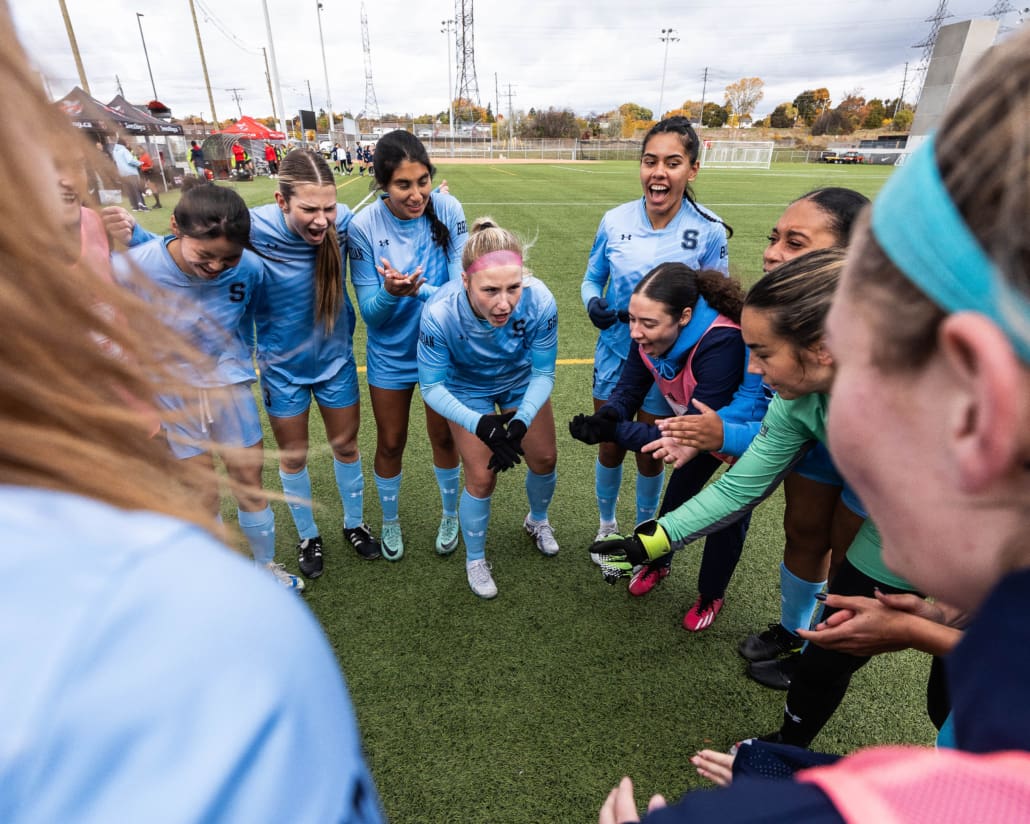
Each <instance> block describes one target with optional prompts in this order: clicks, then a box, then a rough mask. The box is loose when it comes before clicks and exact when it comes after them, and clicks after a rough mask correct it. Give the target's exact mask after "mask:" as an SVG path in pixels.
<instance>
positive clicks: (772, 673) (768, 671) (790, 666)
mask: <svg viewBox="0 0 1030 824" xmlns="http://www.w3.org/2000/svg"><path fill="white" fill-rule="evenodd" d="M800 658H801V654H800V653H795V654H794V655H789V656H787V657H786V658H775V659H773V660H772V661H752V662H751V663H749V664H748V665H747V675H748V678H750V679H752V680H753V681H757V682H758V683H759V684H761V685H762V686H763V687H769V689H773V690H787V689H790V680H791V679H792V678H793V677H794V673H795V672H796V671H797V666H798V660H799V659H800Z"/></svg>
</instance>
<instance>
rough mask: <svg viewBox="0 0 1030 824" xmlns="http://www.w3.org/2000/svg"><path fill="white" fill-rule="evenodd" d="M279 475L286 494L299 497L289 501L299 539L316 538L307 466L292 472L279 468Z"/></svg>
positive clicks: (289, 496) (316, 529) (316, 532)
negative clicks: (296, 499)
mask: <svg viewBox="0 0 1030 824" xmlns="http://www.w3.org/2000/svg"><path fill="white" fill-rule="evenodd" d="M279 477H280V478H281V479H282V482H283V492H284V493H285V494H286V496H287V497H288V498H298V499H299V501H292V500H291V501H290V514H291V515H292V516H293V523H294V524H295V525H296V527H297V534H298V535H299V536H300V539H301V540H302V541H303V540H304V539H305V538H317V537H318V527H317V526H315V516H314V515H313V514H312V512H311V478H310V477H309V476H308V468H307V467H306V466H305V467H304V468H303V469H302V470H301V471H300V472H296V473H293V474H290V473H289V472H283V471H282V469H281V468H280V470H279Z"/></svg>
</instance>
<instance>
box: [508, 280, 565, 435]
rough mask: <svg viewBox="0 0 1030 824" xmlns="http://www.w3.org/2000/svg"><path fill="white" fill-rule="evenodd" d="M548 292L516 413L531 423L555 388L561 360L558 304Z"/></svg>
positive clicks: (526, 422)
mask: <svg viewBox="0 0 1030 824" xmlns="http://www.w3.org/2000/svg"><path fill="white" fill-rule="evenodd" d="M545 294H546V300H545V301H544V302H543V304H542V305H541V309H540V315H539V317H538V318H537V321H536V335H535V336H534V338H533V348H532V353H531V356H532V371H531V373H530V378H529V385H528V386H527V387H526V394H525V395H524V396H523V397H522V403H520V404H519V408H518V411H517V412H516V413H515V417H516V418H518V419H519V420H520V421H522V422H523V423H524V424H525V425H526V426H527V427H528V426H529V425H530V424H531V423H532V422H533V418H535V417H536V413H537V412H539V411H540V407H541V406H543V405H544V404H545V403H546V402H547V399H548V398H549V397H551V392H552V391H553V390H554V367H555V364H556V362H557V360H558V306H557V304H556V303H555V302H554V297H553V296H552V295H551V294H550V292H546V293H545Z"/></svg>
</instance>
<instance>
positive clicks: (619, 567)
mask: <svg viewBox="0 0 1030 824" xmlns="http://www.w3.org/2000/svg"><path fill="white" fill-rule="evenodd" d="M590 552H592V553H596V554H598V555H607V556H608V557H607V558H606V559H605V561H604V563H603V564H601V574H602V575H604V577H605V580H611V578H613V577H614V578H615V579H618V577H619V575H622V574H628V571H629V570H631V569H632V568H633V567H635V566H637V565H638V564H648V563H650V562H651V561H654V560H657V559H658V558H661V557H663V556H664V555H668V554H669V553H670V552H672V542H671V541H670V540H669V536H668V534H667V533H666V531H665V530H664V529H662V527H661V526H660V525H659V523H658V521H655V520H650V521H644V522H643V523H641V524H637V526H636V528H635V529H634V530H633V534H632V535H609V536H608V537H606V538H602V539H601V540H600V541H594V543H592V544H591V545H590ZM606 567H607V569H606ZM616 571H618V572H619V575H615V574H614V573H615V572H616Z"/></svg>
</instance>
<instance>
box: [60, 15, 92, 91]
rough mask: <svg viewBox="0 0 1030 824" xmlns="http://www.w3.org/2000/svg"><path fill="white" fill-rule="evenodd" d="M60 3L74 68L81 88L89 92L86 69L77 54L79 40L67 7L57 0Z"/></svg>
mask: <svg viewBox="0 0 1030 824" xmlns="http://www.w3.org/2000/svg"><path fill="white" fill-rule="evenodd" d="M58 2H59V3H60V4H61V16H62V17H63V18H64V27H65V29H66V30H67V31H68V42H69V43H70V44H71V47H72V56H73V57H74V58H75V68H76V69H77V70H78V72H79V85H80V86H82V90H83V91H84V92H85V93H86V94H89V93H90V91H89V81H88V80H87V79H86V70H85V69H84V68H83V66H82V57H81V56H80V55H79V42H78V41H77V40H76V39H75V30H74V29H73V28H72V19H71V18H70V17H69V16H68V7H67V6H66V5H65V4H64V0H58Z"/></svg>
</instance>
